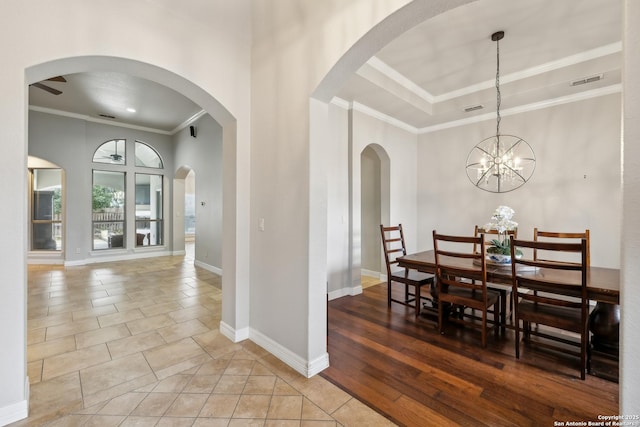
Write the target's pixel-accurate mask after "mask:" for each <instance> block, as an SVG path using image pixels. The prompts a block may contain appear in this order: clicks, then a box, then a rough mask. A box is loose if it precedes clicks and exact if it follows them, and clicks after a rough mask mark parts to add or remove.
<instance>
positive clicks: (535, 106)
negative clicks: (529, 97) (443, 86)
mask: <svg viewBox="0 0 640 427" xmlns="http://www.w3.org/2000/svg"><path fill="white" fill-rule="evenodd" d="M621 92H622V84H620V83H618V84H615V85H610V86H605V87H601V88H598V89H592V90H588V91H585V92H580V93H576V94H574V95H567V96H561V97H559V98H553V99H547V100H544V101H540V102H534V103H531V104H526V105H520V106H518V107H513V108H508V109H506V110H500V115H501V116H502V117H505V116H512V115H514V114H521V113H526V112H529V111H535V110H542V109H544V108H550V107H555V106H557V105H563V104H569V103H572V102H577V101H583V100H586V99H591V98H597V97H599V96H605V95H611V94H614V93H621ZM495 118H496V114H495V113H486V114H481V115H478V116H474V117H469V118H465V119H461V120H453V121H451V122H446V123H441V124H437V125H434V126H428V127H424V128H421V129H419V130H418V134H426V133H431V132H436V131H439V130H443V129H451V128H455V127H458V126H464V125H468V124H471V123H479V122H483V121H486V120H495Z"/></svg>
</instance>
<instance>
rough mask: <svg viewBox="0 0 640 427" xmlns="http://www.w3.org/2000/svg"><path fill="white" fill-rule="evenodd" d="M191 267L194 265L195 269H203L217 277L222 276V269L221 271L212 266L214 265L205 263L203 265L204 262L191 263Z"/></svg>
mask: <svg viewBox="0 0 640 427" xmlns="http://www.w3.org/2000/svg"><path fill="white" fill-rule="evenodd" d="M193 265H195V266H196V267H200V268H203V269H205V270H207V271H210V272H212V273H215V274H217V275H218V276H222V269H221V268H218V267H216V266H214V265H211V264H207V263H204V262H202V261H198V260H195V261H194V262H193Z"/></svg>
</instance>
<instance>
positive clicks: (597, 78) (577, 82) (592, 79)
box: [571, 74, 604, 86]
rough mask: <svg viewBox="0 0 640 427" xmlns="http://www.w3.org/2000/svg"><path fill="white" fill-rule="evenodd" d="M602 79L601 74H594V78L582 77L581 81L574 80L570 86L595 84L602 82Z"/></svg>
mask: <svg viewBox="0 0 640 427" xmlns="http://www.w3.org/2000/svg"><path fill="white" fill-rule="evenodd" d="M603 78H604V75H603V74H596V75H595V76H589V77H584V78H582V79H578V80H574V81H572V82H571V86H580V85H585V84H587V83H593V82H597V81H598V80H602V79H603Z"/></svg>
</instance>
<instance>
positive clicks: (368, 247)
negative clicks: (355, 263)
mask: <svg viewBox="0 0 640 427" xmlns="http://www.w3.org/2000/svg"><path fill="white" fill-rule="evenodd" d="M389 186H390V176H389V156H388V155H387V153H386V152H385V150H384V149H383V148H382V147H381V146H380V145H378V144H370V145H368V146H366V147H365V149H364V150H362V152H361V153H360V188H361V191H360V218H361V227H360V230H361V232H360V234H361V237H360V242H361V245H362V264H361V273H362V275H363V276H371V277H377V278H378V279H380V278H381V276H382V275H383V272H384V271H385V267H384V265H383V263H384V261H383V254H382V246H381V245H380V229H379V226H380V224H385V225H389V220H390V219H389V203H390V195H389Z"/></svg>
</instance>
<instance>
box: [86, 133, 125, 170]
mask: <svg viewBox="0 0 640 427" xmlns="http://www.w3.org/2000/svg"><path fill="white" fill-rule="evenodd" d="M125 146H126V140H124V139H112V140H111V141H107V142H105V143H104V144H102V145H101V146H100V147H98V149H97V150H96V152H95V153H93V162H94V163H110V164H112V165H124V164H125V163H126V162H125V160H126V157H125V154H126V149H125Z"/></svg>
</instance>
